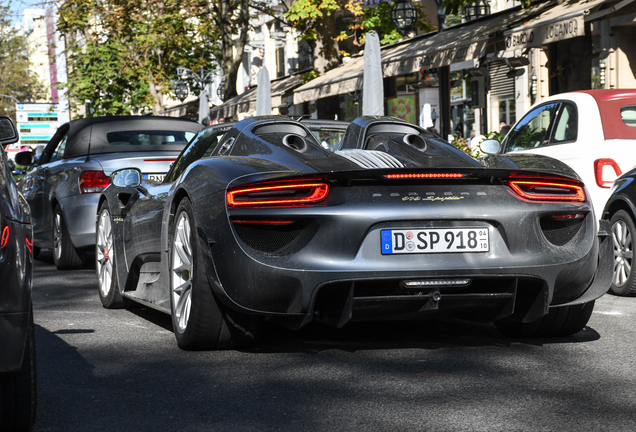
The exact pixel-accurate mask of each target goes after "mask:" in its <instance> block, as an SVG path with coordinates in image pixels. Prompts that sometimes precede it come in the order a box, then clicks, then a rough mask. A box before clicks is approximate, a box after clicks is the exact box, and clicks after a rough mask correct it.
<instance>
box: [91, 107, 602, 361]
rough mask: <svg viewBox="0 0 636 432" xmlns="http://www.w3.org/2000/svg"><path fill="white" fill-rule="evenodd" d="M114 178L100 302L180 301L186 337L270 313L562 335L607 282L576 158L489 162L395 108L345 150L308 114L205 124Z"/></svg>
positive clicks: (105, 209)
mask: <svg viewBox="0 0 636 432" xmlns="http://www.w3.org/2000/svg"><path fill="white" fill-rule="evenodd" d="M111 179H112V185H111V186H109V187H108V188H107V189H105V190H104V192H103V193H102V195H101V199H100V202H99V211H98V214H97V230H96V231H97V239H96V260H97V267H96V268H97V276H98V279H99V295H100V298H101V301H102V303H103V305H104V307H106V308H115V307H126V306H127V305H128V304H129V303H130V302H131V301H132V302H137V303H141V304H142V305H146V306H149V307H151V308H155V309H158V310H160V311H163V312H166V313H168V314H170V315H171V316H172V322H173V328H174V334H175V336H176V339H177V342H178V344H179V346H180V347H181V348H183V349H224V348H233V347H240V346H245V345H248V344H250V343H253V342H254V341H255V339H256V338H257V337H258V335H259V333H260V332H261V329H262V326H263V321H264V320H265V319H267V320H270V321H274V322H277V323H279V324H281V325H284V326H287V327H290V328H296V329H298V328H301V327H303V326H305V325H306V324H308V323H309V322H311V321H317V322H322V323H326V324H329V325H332V326H335V327H342V326H344V325H345V324H346V323H348V322H350V321H365V320H407V319H408V320H412V319H420V318H426V317H431V316H447V317H457V318H462V319H470V320H476V321H482V322H494V323H495V325H496V326H497V328H498V329H499V330H500V331H501V332H502V333H503V334H505V335H509V336H514V337H519V336H566V335H571V334H574V333H576V332H578V331H580V330H581V329H583V327H584V326H585V325H586V324H587V322H588V320H589V318H590V315H591V313H592V309H593V308H594V301H595V300H596V299H597V298H598V297H600V296H601V295H603V294H604V293H605V292H606V291H607V290H608V288H609V286H610V279H611V273H612V245H611V241H610V240H609V238H608V233H609V227H608V224H607V221H600V224H599V225H598V226H599V227H600V228H597V221H596V218H595V216H594V212H593V209H592V206H591V204H590V201H589V197H588V194H587V192H586V189H585V186H584V185H583V183H582V182H581V180H580V179H579V178H578V177H577V175H576V174H575V173H574V171H572V170H571V169H570V168H569V167H568V166H567V165H565V164H563V163H561V162H559V161H557V160H554V159H551V158H547V157H544V156H535V155H519V156H517V155H507V156H506V157H503V156H490V157H488V158H486V159H484V160H483V161H477V160H474V159H472V158H470V157H468V156H466V155H465V154H464V153H462V152H460V151H458V150H456V149H455V148H454V147H452V146H450V145H449V144H447V143H446V142H444V141H442V140H441V139H440V138H439V137H437V136H435V135H433V134H430V133H429V132H427V131H425V130H423V129H421V128H419V127H417V126H414V125H412V124H409V123H406V122H403V121H401V120H399V119H395V118H389V117H360V118H358V119H356V120H354V121H353V122H352V123H351V124H349V126H348V128H347V131H346V133H345V135H344V137H343V140H342V142H341V144H340V146H339V149H338V150H337V151H334V152H330V151H328V150H326V149H325V148H323V147H322V146H321V145H320V144H319V142H318V141H317V140H316V138H315V137H314V136H313V135H312V133H311V132H310V130H309V129H308V128H307V127H306V126H304V125H303V123H302V122H297V121H294V120H293V119H291V118H287V117H278V116H267V117H253V118H248V119H246V120H243V121H240V122H238V123H235V124H233V125H229V126H224V125H217V126H212V127H209V128H207V129H205V130H203V131H201V132H200V133H199V134H198V135H197V136H196V137H195V138H194V139H193V140H192V141H191V142H190V143H189V144H188V145H187V147H186V148H185V149H184V151H183V152H182V154H181V155H180V156H179V158H178V159H177V160H176V162H175V163H174V165H173V166H172V168H171V170H170V172H169V173H168V174H167V175H166V177H165V179H164V180H163V181H162V182H153V181H149V180H144V179H142V177H141V175H140V172H139V171H138V170H136V169H123V170H119V171H117V172H115V173H113V174H112V176H111Z"/></svg>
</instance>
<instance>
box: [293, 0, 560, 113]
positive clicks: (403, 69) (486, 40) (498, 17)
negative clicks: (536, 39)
mask: <svg viewBox="0 0 636 432" xmlns="http://www.w3.org/2000/svg"><path fill="white" fill-rule="evenodd" d="M555 4H556V0H554V1H552V2H546V3H541V4H538V5H533V6H531V7H529V8H527V9H517V10H513V11H510V10H506V11H503V12H500V13H498V14H495V15H492V16H489V17H485V18H482V19H479V20H475V21H471V22H468V23H464V24H460V25H457V26H454V27H451V28H449V29H448V30H446V31H443V32H441V33H428V34H425V35H422V36H418V37H415V38H412V39H409V40H406V41H403V42H398V43H396V44H393V45H387V46H385V47H383V48H382V69H383V73H384V76H385V77H389V76H396V75H403V74H408V73H412V72H418V71H420V70H421V69H431V68H438V67H441V66H448V65H450V64H452V63H459V62H463V61H466V60H472V59H476V58H479V57H482V56H483V55H485V54H486V47H487V46H488V44H490V43H492V42H493V39H492V34H493V33H496V32H498V31H499V32H502V31H504V30H506V29H508V28H510V27H511V26H512V25H514V24H516V23H518V22H519V21H522V20H524V19H527V18H529V17H532V16H535V15H537V14H539V13H541V12H543V11H545V10H547V9H549V8H550V7H552V6H554V5H555ZM501 49H503V45H502V46H501ZM363 67H364V60H363V57H362V56H359V57H355V58H353V59H351V60H350V61H349V62H348V63H346V64H344V65H343V66H340V67H337V68H335V69H332V70H330V71H329V72H327V73H326V74H324V75H323V76H321V77H318V78H316V79H315V80H312V81H310V82H308V83H307V84H305V85H303V86H301V87H299V88H297V89H296V90H294V103H302V102H308V101H311V100H315V99H320V98H323V97H327V96H334V95H338V94H344V93H349V92H353V91H355V90H360V89H361V88H362V70H363Z"/></svg>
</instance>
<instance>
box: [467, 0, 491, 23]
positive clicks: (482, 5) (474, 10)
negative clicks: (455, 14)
mask: <svg viewBox="0 0 636 432" xmlns="http://www.w3.org/2000/svg"><path fill="white" fill-rule="evenodd" d="M462 15H464V19H465V20H466V21H472V20H474V19H477V18H481V17H483V16H486V15H490V4H489V3H488V0H477V1H476V2H474V3H469V4H467V5H466V6H464V7H463V8H462Z"/></svg>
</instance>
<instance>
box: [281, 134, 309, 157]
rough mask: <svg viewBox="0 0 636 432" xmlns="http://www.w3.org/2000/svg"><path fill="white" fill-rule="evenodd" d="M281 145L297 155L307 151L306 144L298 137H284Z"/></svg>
mask: <svg viewBox="0 0 636 432" xmlns="http://www.w3.org/2000/svg"><path fill="white" fill-rule="evenodd" d="M283 144H284V145H285V146H287V147H289V148H291V149H294V150H296V151H297V152H299V153H304V152H305V151H306V150H307V143H306V142H305V140H304V139H303V137H301V136H300V135H294V134H288V135H285V136H284V137H283Z"/></svg>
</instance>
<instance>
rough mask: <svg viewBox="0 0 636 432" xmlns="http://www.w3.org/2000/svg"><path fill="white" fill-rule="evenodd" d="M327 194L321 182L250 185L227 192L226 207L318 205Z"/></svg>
mask: <svg viewBox="0 0 636 432" xmlns="http://www.w3.org/2000/svg"><path fill="white" fill-rule="evenodd" d="M327 195H329V184H327V183H323V182H314V181H312V182H289V183H269V184H262V185H250V186H246V187H242V188H238V189H233V190H229V191H228V192H227V206H228V207H233V208H236V207H297V206H312V205H318V204H319V203H320V202H321V201H323V200H324V199H325V198H327Z"/></svg>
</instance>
